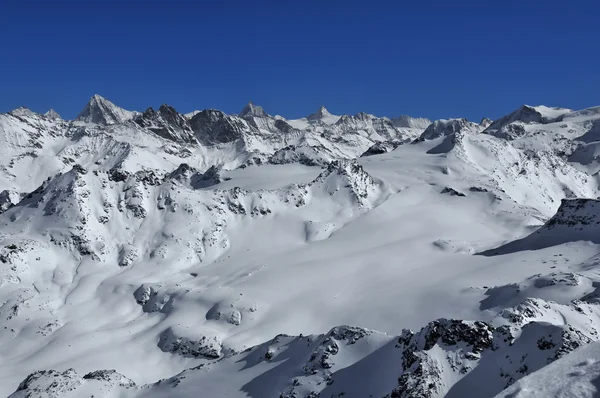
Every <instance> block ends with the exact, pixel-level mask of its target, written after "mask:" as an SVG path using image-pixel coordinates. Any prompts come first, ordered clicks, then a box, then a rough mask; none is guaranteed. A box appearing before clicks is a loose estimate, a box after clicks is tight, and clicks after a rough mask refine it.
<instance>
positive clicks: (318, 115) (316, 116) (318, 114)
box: [307, 105, 331, 120]
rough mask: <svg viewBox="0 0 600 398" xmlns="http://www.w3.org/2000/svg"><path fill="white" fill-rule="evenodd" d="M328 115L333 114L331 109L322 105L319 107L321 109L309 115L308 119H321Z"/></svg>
mask: <svg viewBox="0 0 600 398" xmlns="http://www.w3.org/2000/svg"><path fill="white" fill-rule="evenodd" d="M327 116H331V113H329V111H328V110H327V108H325V106H323V105H321V106H320V107H319V110H318V111H316V112H315V113H313V114H312V115H310V116H308V117H307V119H308V120H321V119H323V118H326V117H327Z"/></svg>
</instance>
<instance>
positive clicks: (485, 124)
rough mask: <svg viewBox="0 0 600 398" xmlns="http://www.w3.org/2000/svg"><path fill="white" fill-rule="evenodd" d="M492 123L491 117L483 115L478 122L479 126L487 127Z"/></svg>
mask: <svg viewBox="0 0 600 398" xmlns="http://www.w3.org/2000/svg"><path fill="white" fill-rule="evenodd" d="M492 123H494V121H493V120H492V119H489V118H487V117H484V118H482V119H481V122H479V125H480V126H481V128H483V129H487V128H488V127H489V126H490V125H491V124H492Z"/></svg>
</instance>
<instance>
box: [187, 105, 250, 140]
mask: <svg viewBox="0 0 600 398" xmlns="http://www.w3.org/2000/svg"><path fill="white" fill-rule="evenodd" d="M190 125H191V127H192V130H193V131H194V133H195V134H196V138H197V139H198V141H199V142H201V143H205V144H207V145H214V144H220V143H227V142H232V141H235V140H238V139H240V138H242V136H243V134H244V132H246V131H248V130H249V129H250V128H249V126H248V123H247V122H245V121H244V120H243V119H241V118H236V117H232V116H229V115H226V114H225V113H223V112H221V111H217V110H213V109H207V110H204V111H201V112H198V113H196V114H195V115H194V116H193V117H192V118H191V119H190Z"/></svg>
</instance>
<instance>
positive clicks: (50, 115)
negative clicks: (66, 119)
mask: <svg viewBox="0 0 600 398" xmlns="http://www.w3.org/2000/svg"><path fill="white" fill-rule="evenodd" d="M44 116H46V117H47V118H49V119H62V117H60V115H59V114H58V112H56V111H55V110H54V109H50V110H48V112H46V113H44Z"/></svg>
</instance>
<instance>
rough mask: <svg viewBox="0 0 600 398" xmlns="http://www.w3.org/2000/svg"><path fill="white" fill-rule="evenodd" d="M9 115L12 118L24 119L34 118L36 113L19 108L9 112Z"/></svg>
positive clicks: (25, 108) (23, 107)
mask: <svg viewBox="0 0 600 398" xmlns="http://www.w3.org/2000/svg"><path fill="white" fill-rule="evenodd" d="M9 113H10V114H11V115H14V116H21V117H26V116H34V115H37V113H35V112H34V111H32V110H31V109H29V108H27V107H26V106H20V107H18V108H16V109H13V110H12V111H10V112H9Z"/></svg>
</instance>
